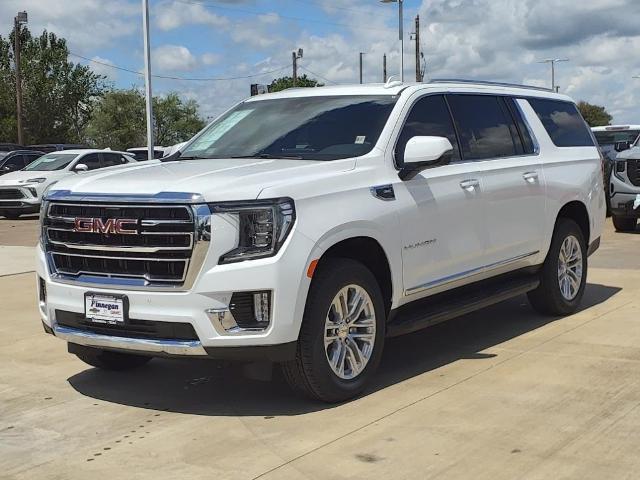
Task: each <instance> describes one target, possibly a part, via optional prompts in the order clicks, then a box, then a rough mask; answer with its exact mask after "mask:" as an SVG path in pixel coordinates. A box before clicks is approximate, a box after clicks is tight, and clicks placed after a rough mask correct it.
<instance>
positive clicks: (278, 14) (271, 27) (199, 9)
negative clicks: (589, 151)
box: [0, 0, 640, 123]
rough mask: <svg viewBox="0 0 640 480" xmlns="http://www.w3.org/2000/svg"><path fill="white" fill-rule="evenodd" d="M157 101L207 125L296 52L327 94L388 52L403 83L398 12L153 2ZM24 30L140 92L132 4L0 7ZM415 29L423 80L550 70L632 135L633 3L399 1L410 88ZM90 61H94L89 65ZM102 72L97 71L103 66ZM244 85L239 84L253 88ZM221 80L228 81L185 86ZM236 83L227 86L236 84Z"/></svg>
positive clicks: (6, 21)
mask: <svg viewBox="0 0 640 480" xmlns="http://www.w3.org/2000/svg"><path fill="white" fill-rule="evenodd" d="M150 1H151V20H150V22H151V44H152V48H153V53H152V54H153V57H152V69H153V73H154V74H156V75H160V76H165V77H177V78H180V79H175V80H172V79H162V78H155V79H154V85H153V87H154V93H165V92H168V91H177V92H178V93H180V94H181V95H183V96H185V97H193V98H196V99H197V100H198V102H199V103H200V105H201V109H202V113H203V115H205V116H215V115H216V114H218V113H220V112H221V111H222V110H224V109H226V108H227V107H228V106H230V105H231V104H233V103H235V102H236V101H238V100H240V99H242V98H243V97H246V96H247V95H248V93H249V84H250V83H269V82H270V81H271V80H272V79H273V78H274V77H277V76H279V75H283V74H287V75H290V74H291V51H292V50H294V49H297V48H303V49H304V58H303V59H302V60H301V61H300V73H307V74H308V75H310V76H312V77H315V78H317V79H319V80H321V81H323V82H324V83H327V84H333V83H349V82H357V81H358V53H359V52H364V53H365V54H366V55H365V56H364V67H365V68H364V79H365V82H379V81H381V78H382V56H383V54H384V53H387V57H388V70H389V73H390V74H393V73H397V71H398V64H399V41H398V30H397V6H396V5H395V4H391V5H383V4H381V3H380V2H379V1H378V0H150ZM23 9H26V10H27V11H28V13H29V26H30V28H31V30H32V32H37V33H39V32H41V31H42V29H44V28H46V29H48V30H50V31H53V32H55V33H57V34H58V35H60V36H63V37H65V38H67V40H68V42H69V48H70V50H71V51H72V52H73V54H74V55H77V56H75V57H74V58H73V60H74V61H77V62H80V63H91V66H92V68H93V69H94V70H96V71H98V72H100V73H102V74H105V75H107V76H108V78H109V79H110V80H111V81H112V82H114V84H115V85H116V86H119V87H130V86H131V85H137V86H142V85H143V80H142V77H140V76H139V75H136V74H135V73H129V72H127V71H124V70H118V69H116V68H112V67H110V66H118V67H121V68H124V69H128V70H133V71H134V72H135V71H140V70H141V68H142V65H143V56H142V31H141V21H142V20H141V18H142V17H141V2H140V1H139V0H108V1H105V0H2V1H1V2H0V32H1V33H2V34H3V35H6V34H7V33H8V32H9V30H10V28H11V19H12V18H13V16H14V15H15V13H16V12H17V11H18V10H23ZM417 13H419V14H420V17H421V31H422V41H421V43H422V48H423V50H424V52H425V56H426V62H427V78H453V77H455V78H470V79H485V80H497V81H506V82H517V83H527V84H532V85H540V86H549V85H550V81H551V80H550V73H549V67H548V65H545V64H540V63H538V61H540V60H543V59H546V58H559V57H562V58H569V59H570V61H569V62H566V63H561V64H559V65H558V69H557V76H556V81H557V83H558V84H559V85H560V87H561V91H562V92H565V93H568V94H569V95H571V96H573V97H574V98H575V99H577V100H587V101H589V102H592V103H597V104H601V105H605V106H606V107H607V109H608V110H609V111H610V112H611V113H612V114H613V115H614V121H616V122H619V123H629V122H633V123H640V111H639V109H638V108H637V102H638V100H640V94H639V93H638V92H640V79H633V78H632V77H633V75H640V55H638V53H640V1H638V0H582V1H580V2H578V1H575V0H405V72H406V73H405V74H406V78H407V79H411V78H415V77H413V76H414V73H413V72H414V71H415V70H414V53H413V51H414V50H413V49H414V45H415V43H414V42H413V41H412V40H410V39H409V34H410V32H412V31H413V21H414V17H415V15H416V14H417ZM82 57H85V58H87V59H91V60H93V62H88V61H87V60H85V59H83V58H82ZM97 62H99V63H97ZM248 76H252V77H250V78H238V77H248ZM185 78H190V79H203V78H206V79H221V78H222V79H224V80H207V81H204V80H184V79H185ZM230 78H234V79H230Z"/></svg>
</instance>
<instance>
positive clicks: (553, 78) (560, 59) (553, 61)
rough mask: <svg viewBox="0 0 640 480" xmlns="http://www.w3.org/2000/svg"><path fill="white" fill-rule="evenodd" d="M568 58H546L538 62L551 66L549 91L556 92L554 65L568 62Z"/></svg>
mask: <svg viewBox="0 0 640 480" xmlns="http://www.w3.org/2000/svg"><path fill="white" fill-rule="evenodd" d="M568 61H569V59H568V58H547V59H545V60H540V61H539V62H538V63H548V64H550V65H551V91H553V92H557V91H558V88H556V63H558V62H568Z"/></svg>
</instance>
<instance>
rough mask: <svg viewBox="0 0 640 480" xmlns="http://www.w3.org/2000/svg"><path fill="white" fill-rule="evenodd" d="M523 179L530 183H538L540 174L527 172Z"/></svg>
mask: <svg viewBox="0 0 640 480" xmlns="http://www.w3.org/2000/svg"><path fill="white" fill-rule="evenodd" d="M522 178H524V179H525V181H526V182H528V183H534V182H537V181H538V172H525V173H523V174H522Z"/></svg>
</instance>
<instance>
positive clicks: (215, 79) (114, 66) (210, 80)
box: [69, 52, 289, 82]
mask: <svg viewBox="0 0 640 480" xmlns="http://www.w3.org/2000/svg"><path fill="white" fill-rule="evenodd" d="M69 55H71V56H73V57H78V58H81V59H83V60H86V61H87V62H91V63H95V64H98V65H103V66H105V67H109V68H113V69H116V70H121V71H123V72H129V73H133V74H135V75H142V73H141V72H137V71H135V70H131V69H128V68H124V67H120V66H118V65H113V64H111V63H106V62H100V61H98V60H94V59H92V58H88V57H84V56H82V55H78V54H77V53H73V52H69ZM285 68H289V66H288V65H286V66H284V67H279V68H275V69H273V70H267V71H265V72H261V73H255V74H252V75H242V76H237V77H208V78H190V77H172V76H169V75H151V76H152V77H154V78H162V79H165V80H183V81H188V82H221V81H225V80H242V79H245V78H253V77H261V76H263V75H267V74H269V73H275V72H279V71H281V70H284V69H285Z"/></svg>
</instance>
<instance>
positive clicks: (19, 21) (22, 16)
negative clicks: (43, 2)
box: [13, 12, 28, 145]
mask: <svg viewBox="0 0 640 480" xmlns="http://www.w3.org/2000/svg"><path fill="white" fill-rule="evenodd" d="M27 18H28V17H27V12H18V15H16V16H15V18H14V19H13V24H14V35H15V39H14V40H15V42H14V63H15V67H16V120H17V122H16V123H17V128H18V143H19V144H20V145H22V144H23V135H22V72H21V71H20V32H21V30H22V25H23V24H26V23H27Z"/></svg>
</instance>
